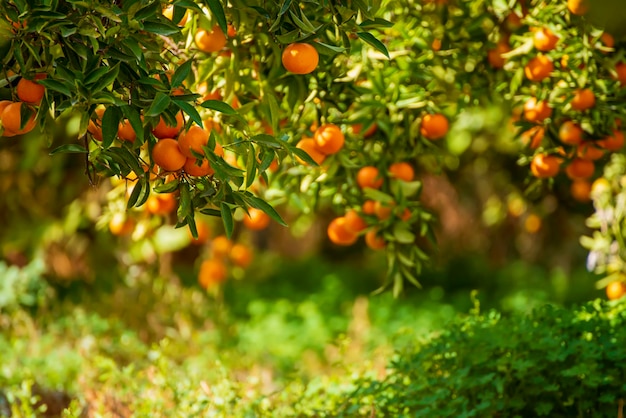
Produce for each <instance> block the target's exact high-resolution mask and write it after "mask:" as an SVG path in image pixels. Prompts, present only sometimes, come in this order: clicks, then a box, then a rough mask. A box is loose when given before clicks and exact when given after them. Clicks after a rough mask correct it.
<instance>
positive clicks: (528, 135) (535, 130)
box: [521, 126, 546, 149]
mask: <svg viewBox="0 0 626 418" xmlns="http://www.w3.org/2000/svg"><path fill="white" fill-rule="evenodd" d="M545 134H546V130H545V128H544V127H543V126H533V127H532V128H530V129H529V130H527V131H524V132H522V135H521V140H522V143H523V144H524V145H528V146H529V147H530V149H537V148H539V146H540V145H541V141H543V137H544V136H545Z"/></svg>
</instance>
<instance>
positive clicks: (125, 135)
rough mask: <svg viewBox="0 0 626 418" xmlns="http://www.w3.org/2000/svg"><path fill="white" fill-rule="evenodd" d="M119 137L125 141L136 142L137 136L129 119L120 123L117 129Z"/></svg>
mask: <svg viewBox="0 0 626 418" xmlns="http://www.w3.org/2000/svg"><path fill="white" fill-rule="evenodd" d="M117 136H118V138H119V139H121V140H123V141H130V142H135V139H137V134H136V133H135V130H134V129H133V127H132V126H131V124H130V122H129V121H128V119H124V120H123V121H121V122H120V123H119V125H118V127H117Z"/></svg>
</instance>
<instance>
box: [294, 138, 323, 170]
mask: <svg viewBox="0 0 626 418" xmlns="http://www.w3.org/2000/svg"><path fill="white" fill-rule="evenodd" d="M296 148H300V149H301V150H303V151H304V152H306V153H307V154H309V156H310V157H311V158H313V161H315V162H316V163H317V165H321V164H322V163H323V162H324V160H325V159H326V154H324V153H323V152H322V151H320V150H319V148H318V147H317V142H315V140H314V139H313V138H307V137H304V138H302V139H301V140H300V141H299V142H298V144H297V145H296ZM296 159H297V160H298V162H299V163H300V164H303V165H307V163H306V161H304V160H302V159H301V158H299V157H296Z"/></svg>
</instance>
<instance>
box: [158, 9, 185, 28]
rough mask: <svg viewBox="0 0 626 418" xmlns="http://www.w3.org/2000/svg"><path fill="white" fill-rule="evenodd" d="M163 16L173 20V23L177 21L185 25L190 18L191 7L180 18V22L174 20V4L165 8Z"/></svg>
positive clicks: (180, 24) (178, 23)
mask: <svg viewBox="0 0 626 418" xmlns="http://www.w3.org/2000/svg"><path fill="white" fill-rule="evenodd" d="M163 17H165V18H167V19H168V20H171V21H172V22H173V23H176V24H177V25H178V26H185V23H187V19H188V18H189V9H185V14H184V15H183V17H181V18H180V20H179V21H178V22H174V20H173V19H174V5H173V4H168V5H167V6H165V8H163Z"/></svg>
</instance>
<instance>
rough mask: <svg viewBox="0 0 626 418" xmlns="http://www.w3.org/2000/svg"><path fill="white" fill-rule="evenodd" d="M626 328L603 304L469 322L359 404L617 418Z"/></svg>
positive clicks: (622, 311)
mask: <svg viewBox="0 0 626 418" xmlns="http://www.w3.org/2000/svg"><path fill="white" fill-rule="evenodd" d="M625 325H626V304H623V303H622V304H616V303H606V302H601V301H599V300H598V301H595V302H590V303H588V304H586V305H584V306H582V307H580V308H577V309H574V310H571V309H565V308H558V307H554V306H551V305H545V306H543V307H541V308H537V309H535V310H534V311H533V312H532V313H531V314H530V315H527V316H519V315H515V316H512V317H506V318H505V317H502V316H501V315H499V314H497V313H495V312H491V313H489V314H487V315H471V316H470V317H468V318H465V319H462V320H458V321H457V322H455V323H454V324H452V325H451V326H450V327H447V328H446V330H445V331H444V332H442V333H441V334H440V335H439V336H438V337H436V338H435V339H433V340H432V341H431V342H429V343H428V344H425V345H423V346H421V347H419V348H417V349H416V348H413V349H412V352H404V353H399V355H398V356H397V359H396V360H395V361H394V362H393V363H392V371H391V372H390V373H389V375H388V376H387V377H386V378H385V379H384V380H382V381H369V382H362V383H361V384H360V388H359V389H358V390H357V392H356V394H357V395H358V396H356V397H352V399H353V400H354V399H359V401H357V403H360V404H361V406H362V405H363V404H364V403H373V404H374V405H375V406H376V409H377V410H378V412H381V413H383V415H384V416H411V417H452V416H454V417H456V418H459V417H531V416H550V417H553V418H555V417H600V416H602V417H607V416H617V411H618V404H619V402H620V398H623V397H624V396H626V367H625V366H626V346H625V345H624V341H626V327H625ZM354 406H356V405H354ZM347 409H348V410H349V409H350V408H347Z"/></svg>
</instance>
